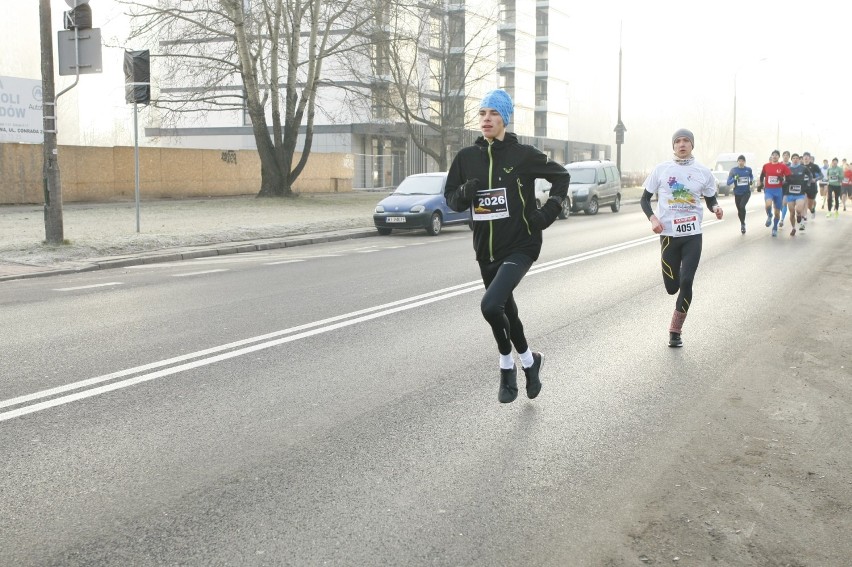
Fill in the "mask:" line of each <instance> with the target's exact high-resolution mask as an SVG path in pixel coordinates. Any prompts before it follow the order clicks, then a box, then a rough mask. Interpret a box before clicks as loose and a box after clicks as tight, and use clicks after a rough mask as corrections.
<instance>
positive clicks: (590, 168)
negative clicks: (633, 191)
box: [565, 160, 621, 215]
mask: <svg viewBox="0 0 852 567" xmlns="http://www.w3.org/2000/svg"><path fill="white" fill-rule="evenodd" d="M565 169H567V170H568V171H569V172H570V173H571V212H577V211H584V212H585V213H586V214H587V215H596V214H597V213H598V210H600V207H602V206H606V205H609V208H610V209H611V210H612V212H614V213H617V212H618V211H619V210H620V209H621V175H620V174H619V172H618V168H617V167H616V166H615V163H613V162H611V161H606V160H589V161H577V162H574V163H569V164H567V165H566V166H565Z"/></svg>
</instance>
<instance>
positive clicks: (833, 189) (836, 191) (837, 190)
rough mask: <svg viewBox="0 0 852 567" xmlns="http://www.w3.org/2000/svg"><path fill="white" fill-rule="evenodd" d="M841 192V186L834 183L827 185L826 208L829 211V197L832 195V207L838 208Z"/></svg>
mask: <svg viewBox="0 0 852 567" xmlns="http://www.w3.org/2000/svg"><path fill="white" fill-rule="evenodd" d="M841 193H843V188H842V187H838V186H836V185H829V186H828V210H829V212H830V211H831V198H832V197H834V209H835V210H838V211H839V210H840V194H841Z"/></svg>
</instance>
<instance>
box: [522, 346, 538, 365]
mask: <svg viewBox="0 0 852 567" xmlns="http://www.w3.org/2000/svg"><path fill="white" fill-rule="evenodd" d="M518 356H519V357H520V358H521V366H523V367H524V368H529V367H530V366H532V365H533V363H534V362H535V359H534V358H533V355H532V351H531V350H530V349H529V348H527V352H522V353H520V354H519V355H518Z"/></svg>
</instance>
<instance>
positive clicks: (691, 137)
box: [672, 128, 695, 148]
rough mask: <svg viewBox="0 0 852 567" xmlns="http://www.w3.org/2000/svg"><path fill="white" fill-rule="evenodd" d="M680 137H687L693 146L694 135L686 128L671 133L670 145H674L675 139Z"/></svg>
mask: <svg viewBox="0 0 852 567" xmlns="http://www.w3.org/2000/svg"><path fill="white" fill-rule="evenodd" d="M682 137H686V138H689V143H690V144H692V147H693V148H694V147H695V136H694V135H693V134H692V132H690V131H689V130H687V129H686V128H681V129H680V130H677V131H676V132H675V133H674V134H672V146H674V143H675V140H677V139H678V138H682Z"/></svg>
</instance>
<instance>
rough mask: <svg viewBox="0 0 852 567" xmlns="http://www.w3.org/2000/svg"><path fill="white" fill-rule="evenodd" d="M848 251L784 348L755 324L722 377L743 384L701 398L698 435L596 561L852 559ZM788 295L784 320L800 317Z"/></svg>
mask: <svg viewBox="0 0 852 567" xmlns="http://www.w3.org/2000/svg"><path fill="white" fill-rule="evenodd" d="M837 251H838V254H837V255H835V257H834V260H833V261H832V262H831V264H830V265H829V266H827V267H826V269H825V270H822V271H820V273H819V274H817V275H816V277H815V280H816V281H815V285H814V286H813V287H812V288H811V289H813V290H815V292H814V293H812V294H810V296H809V297H806V298H801V299H800V304H799V307H800V309H799V310H798V312H799V313H801V314H803V315H802V317H801V327H800V328H801V329H802V340H801V342H800V343H799V344H798V345H797V346H796V347H795V348H792V349H788V350H786V351H784V350H781V349H780V348H779V347H778V346H777V342H773V340H772V339H773V337H772V334H773V333H772V329H767V330H764V331H763V332H759V333H755V335H754V340H753V341H752V343H751V345H750V347H749V348H748V349H746V350H745V351H743V352H744V356H743V357H742V358H741V359H740V361H739V362H737V363H736V364H735V365H734V366H733V367H732V369H731V374H730V375H729V376H726V377H724V378H723V380H722V382H721V383H722V384H724V385H730V384H738V385H737V386H735V387H731V388H729V389H725V388H720V391H719V394H718V397H717V398H716V400H717V402H718V404H716V405H715V407H711V406H708V407H706V408H697V409H696V411H695V412H694V413H693V415H692V417H693V418H694V420H693V423H692V425H691V428H689V430H688V435H687V436H686V438H687V439H689V441H688V442H687V443H686V444H684V445H683V446H682V447H680V449H679V450H678V451H677V452H676V454H674V455H672V456H671V460H670V461H669V465H668V466H665V465H664V468H663V470H662V471H661V472H660V476H659V478H658V479H657V480H658V482H657V489H655V491H654V492H653V493H652V494H649V495H647V497H646V498H645V499H642V500H640V501H639V502H640V503H638V504H636V506H635V507H634V509H633V510H632V511H629V512H628V513H627V515H626V517H625V522H626V523H625V526H626V527H625V529H624V533H623V534H622V535H621V536H620V539H621V544H620V545H618V546H617V547H616V548H615V549H610V550H609V552H606V551H605V552H603V554H604V556H603V557H602V558H601V561H600V562H596V563H594V564H596V565H598V564H599V565H608V566H616V565H619V566H620V565H711V564H712V565H732V566H744V565H759V566H763V565H773V566H774V565H779V566H780V565H784V566H809V565H813V566H841V565H848V564H849V561H850V557H852V539H850V538H849V533H850V526H852V476H850V473H849V471H850V470H852V442H850V438H849V424H850V423H852V381H850V377H852V376H850V374H852V373H850V368H852V361H850V352H849V349H850V348H852V334H850V332H849V327H848V325H847V321H848V317H849V308H848V307H847V303H848V302H849V301H850V298H852V259H850V258H849V256H848V253H847V251H846V250H844V249H843V248H842V247H840V246H838V248H837ZM828 298H831V299H832V300H831V301H829V300H828ZM782 306H790V304H789V303H787V302H786V301H784V302H779V311H778V314H777V325H778V326H789V325H792V324H793V323H792V311H791V309H786V308H784V307H782ZM732 324H735V322H732ZM720 355H721V356H725V353H720ZM754 368H760V369H762V370H760V371H759V372H758V373H757V375H749V372H751V373H754V370H748V369H754Z"/></svg>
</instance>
